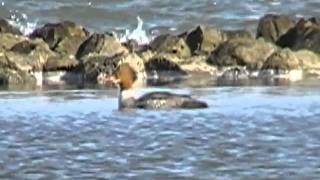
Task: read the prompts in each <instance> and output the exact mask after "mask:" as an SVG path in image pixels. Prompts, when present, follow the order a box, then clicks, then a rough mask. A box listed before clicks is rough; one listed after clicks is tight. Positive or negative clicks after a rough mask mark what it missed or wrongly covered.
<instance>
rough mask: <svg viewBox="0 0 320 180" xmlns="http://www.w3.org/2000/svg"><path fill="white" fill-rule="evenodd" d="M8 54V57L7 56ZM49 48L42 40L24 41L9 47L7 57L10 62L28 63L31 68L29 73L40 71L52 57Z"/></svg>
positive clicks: (52, 54)
mask: <svg viewBox="0 0 320 180" xmlns="http://www.w3.org/2000/svg"><path fill="white" fill-rule="evenodd" d="M9 54H10V56H8V55H9ZM54 55H55V53H54V52H52V51H51V50H50V48H49V46H48V45H47V44H46V43H45V42H44V41H43V40H42V39H34V40H25V41H22V42H19V43H17V44H15V45H14V46H12V47H11V49H10V51H8V52H7V56H8V58H9V59H12V61H15V62H19V61H21V62H20V64H22V63H28V64H30V66H32V69H31V71H34V70H38V71H42V70H43V67H44V65H45V64H46V63H47V61H48V59H49V58H50V57H52V56H54Z"/></svg>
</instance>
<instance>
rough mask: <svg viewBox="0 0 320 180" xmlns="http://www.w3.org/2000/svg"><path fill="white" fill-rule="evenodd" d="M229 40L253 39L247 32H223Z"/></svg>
mask: <svg viewBox="0 0 320 180" xmlns="http://www.w3.org/2000/svg"><path fill="white" fill-rule="evenodd" d="M223 33H224V34H225V36H226V38H227V39H233V38H251V39H252V38H253V37H252V34H251V33H250V32H249V31H246V30H225V31H223Z"/></svg>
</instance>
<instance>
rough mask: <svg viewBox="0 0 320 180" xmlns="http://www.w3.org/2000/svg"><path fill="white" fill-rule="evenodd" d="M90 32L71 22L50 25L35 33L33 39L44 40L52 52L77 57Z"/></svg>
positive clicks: (32, 34)
mask: <svg viewBox="0 0 320 180" xmlns="http://www.w3.org/2000/svg"><path fill="white" fill-rule="evenodd" d="M88 35H89V32H88V31H87V30H86V29H84V28H83V27H82V26H79V25H76V24H75V23H73V22H70V21H63V22H60V23H52V24H51V23H49V24H46V25H44V26H43V27H40V28H38V29H36V30H35V31H33V32H32V33H31V35H30V37H31V38H42V39H43V40H44V41H45V42H46V43H47V44H48V45H49V47H50V49H51V50H53V51H55V52H58V53H60V54H63V55H75V54H76V52H77V50H78V48H79V46H80V44H81V43H82V42H83V41H84V40H85V39H86V38H87V37H88Z"/></svg>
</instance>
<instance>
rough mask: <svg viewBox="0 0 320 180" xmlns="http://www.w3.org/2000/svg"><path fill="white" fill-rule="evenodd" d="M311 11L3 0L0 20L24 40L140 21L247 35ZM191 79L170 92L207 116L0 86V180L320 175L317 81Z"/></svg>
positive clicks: (299, 5)
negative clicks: (59, 25)
mask: <svg viewBox="0 0 320 180" xmlns="http://www.w3.org/2000/svg"><path fill="white" fill-rule="evenodd" d="M319 9H320V1H318V0H305V1H293V0H243V1H236V0H220V1H219V0H216V1H214V0H201V1H199V0H190V1H178V0H173V1H169V0H161V1H160V0H152V1H151V0H105V1H103V0H91V1H90V0H69V1H65V0H55V1H52V0H41V1H40V0H2V1H0V17H4V18H8V19H12V20H14V21H16V23H17V24H18V25H19V26H20V27H21V28H22V29H24V30H26V31H25V32H30V30H32V29H33V28H35V27H36V26H40V25H42V24H44V23H46V22H56V21H61V20H71V21H75V22H77V23H79V24H82V25H84V26H85V27H88V28H89V29H90V30H94V31H108V30H110V29H111V30H112V29H116V30H125V29H128V30H133V29H134V28H135V26H136V23H137V21H136V17H137V16H140V17H141V19H143V21H144V25H145V29H146V30H153V29H158V30H159V29H160V30H164V31H166V30H172V29H173V30H174V29H177V30H186V29H189V28H191V27H194V26H195V25H197V24H209V25H213V26H216V27H221V28H245V29H251V30H254V29H255V27H256V23H257V21H258V19H259V17H261V16H262V15H263V14H265V13H270V12H273V13H284V14H289V15H291V16H292V17H301V16H306V17H309V16H319V12H320V11H319ZM198 83H202V84H201V86H199V85H195V84H193V83H185V84H182V85H178V86H174V87H172V86H167V87H166V88H169V89H168V90H170V91H173V92H179V91H182V92H185V93H189V94H191V95H193V96H195V97H196V98H199V99H201V100H204V101H206V102H207V103H208V104H209V108H208V109H204V110H191V111H187V110H169V111H145V110H139V111H126V112H119V111H118V110H117V98H116V90H115V89H109V88H101V87H100V88H87V89H83V88H81V89H79V88H69V87H68V88H65V87H62V88H56V87H55V88H45V89H42V90H41V89H37V90H21V89H10V90H1V91H0V155H1V156H0V179H99V178H100V179H137V180H143V179H146V180H149V179H161V180H162V179H208V180H212V179H218V180H220V179H221V180H225V179H226V180H229V179H230V180H234V179H244V180H248V179H297V180H300V179H319V177H320V151H319V149H320V110H319V109H320V91H319V89H320V86H319V80H316V81H312V82H311V83H309V82H307V81H304V82H300V83H294V84H290V83H288V84H286V85H282V86H269V85H267V86H261V84H254V83H253V84H250V83H249V84H246V83H245V84H242V86H230V84H228V83H227V84H224V85H219V86H217V85H216V84H214V83H213V84H211V83H209V84H206V82H201V81H199V82H198ZM240 84H241V83H240ZM226 85H228V86H226ZM231 85H232V84H231ZM233 85H234V84H233ZM237 85H239V84H237ZM258 85H259V86H258ZM160 88H162V87H160ZM181 88H182V90H181ZM147 89H148V88H147Z"/></svg>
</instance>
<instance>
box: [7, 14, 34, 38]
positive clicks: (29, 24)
mask: <svg viewBox="0 0 320 180" xmlns="http://www.w3.org/2000/svg"><path fill="white" fill-rule="evenodd" d="M7 20H8V22H9V23H10V24H11V25H12V26H14V27H17V28H18V29H19V30H20V31H21V32H22V33H23V34H24V35H28V34H30V33H32V32H33V31H34V30H35V29H36V27H37V25H38V23H37V21H33V20H31V19H30V18H29V17H28V15H27V14H26V13H21V12H19V11H18V10H10V17H9V18H8V19H7Z"/></svg>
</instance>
